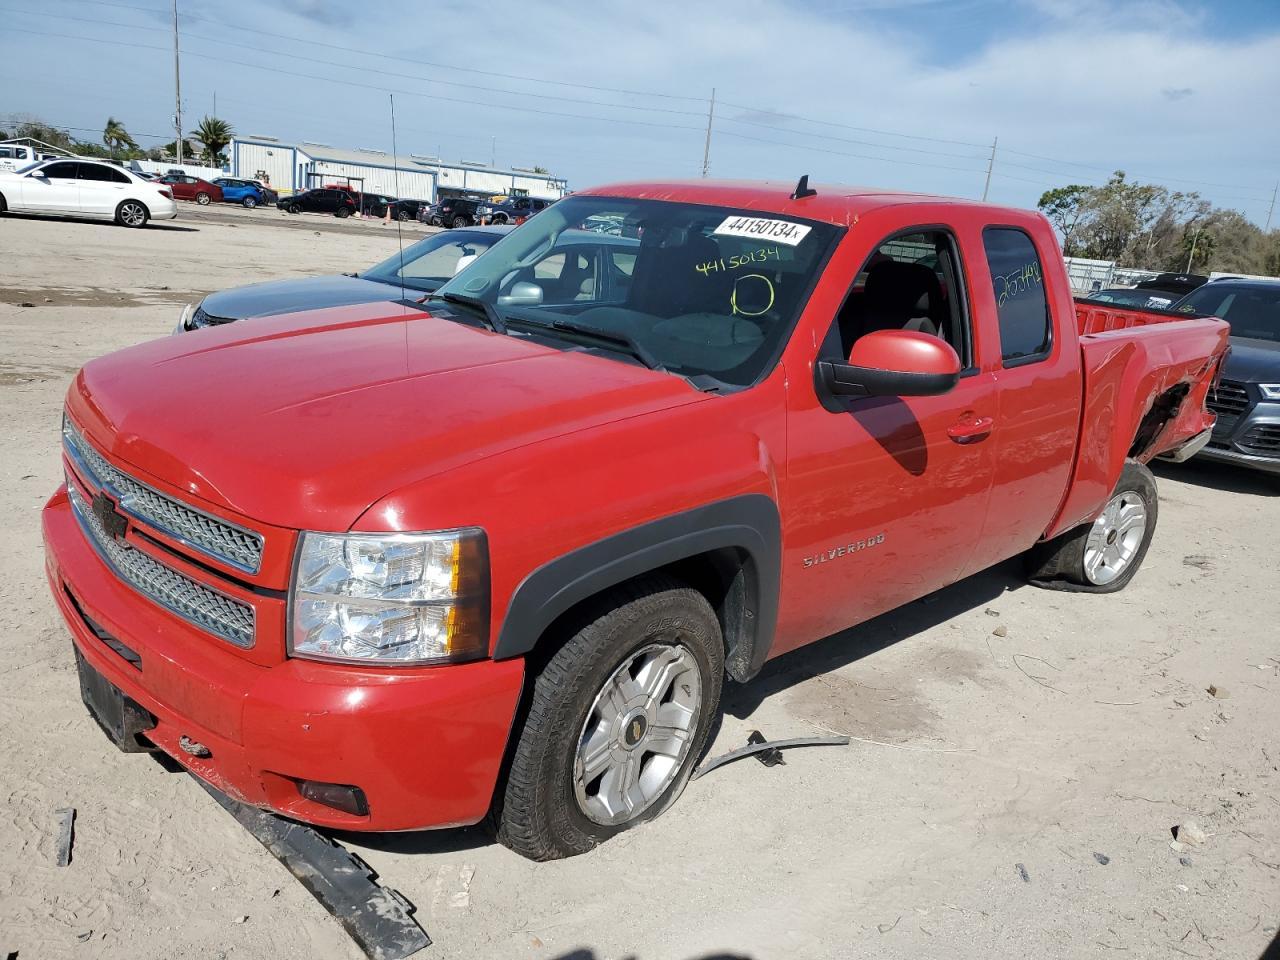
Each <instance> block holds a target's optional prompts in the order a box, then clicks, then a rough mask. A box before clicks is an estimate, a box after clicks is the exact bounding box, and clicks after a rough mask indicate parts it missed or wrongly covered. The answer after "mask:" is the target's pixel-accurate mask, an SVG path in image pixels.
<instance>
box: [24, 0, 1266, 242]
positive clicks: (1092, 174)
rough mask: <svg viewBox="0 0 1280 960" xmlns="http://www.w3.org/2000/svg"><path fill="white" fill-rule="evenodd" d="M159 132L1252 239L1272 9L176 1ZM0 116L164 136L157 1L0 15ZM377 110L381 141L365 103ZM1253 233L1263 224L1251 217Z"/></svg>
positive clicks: (161, 20)
mask: <svg viewBox="0 0 1280 960" xmlns="http://www.w3.org/2000/svg"><path fill="white" fill-rule="evenodd" d="M178 5H179V23H180V33H181V47H182V51H183V52H182V100H183V111H184V126H185V127H186V129H188V130H190V129H192V128H193V127H194V126H195V124H196V123H197V122H198V120H199V118H200V117H201V116H203V115H205V114H212V113H214V110H215V98H216V111H217V115H218V116H220V117H222V118H223V119H225V120H227V121H229V122H230V123H231V125H232V126H233V128H234V129H235V130H236V131H237V132H238V133H240V134H245V135H268V136H274V137H277V138H279V139H282V140H312V141H319V142H323V143H327V144H331V145H333V146H338V147H347V148H359V147H370V148H374V149H379V150H386V151H388V152H390V151H391V150H392V148H393V146H394V148H395V149H396V150H398V152H399V153H401V154H409V153H416V154H425V155H441V156H443V157H444V158H445V159H447V160H469V161H476V162H484V163H488V162H489V161H490V160H496V162H497V164H498V165H499V166H504V167H507V166H517V167H531V166H534V165H535V164H537V165H541V166H544V167H546V168H548V169H550V170H551V171H552V172H553V173H555V174H557V175H559V176H563V177H566V178H567V179H568V181H569V186H570V188H583V187H587V186H591V185H593V184H600V183H607V182H614V181H620V180H635V179H649V178H653V179H658V178H667V177H697V176H699V175H701V173H702V166H703V152H704V145H705V140H706V128H707V119H708V110H709V102H708V101H709V99H710V97H711V92H712V88H714V89H715V92H716V106H715V116H714V120H713V123H712V133H711V144H710V154H709V170H710V175H711V176H713V177H726V178H751V179H762V178H763V179H777V180H784V181H794V180H795V179H797V178H798V177H799V176H800V174H803V173H808V174H810V176H811V178H812V179H813V180H814V181H816V182H826V183H845V184H865V185H874V186H882V187H893V188H898V189H904V190H914V191H922V192H931V193H943V194H950V195H956V196H964V197H980V196H981V195H982V192H983V189H984V182H985V179H986V173H987V165H988V160H989V158H990V155H991V152H992V142H993V141H994V140H996V139H997V138H998V145H997V146H996V151H995V152H996V156H995V164H994V168H993V175H992V178H991V183H990V199H992V200H993V201H996V202H1001V203H1009V204H1015V205H1019V206H1034V204H1035V202H1036V200H1037V199H1038V198H1039V196H1040V194H1041V193H1042V192H1043V191H1044V190H1046V189H1049V188H1051V187H1054V186H1062V185H1065V184H1069V183H1084V184H1097V183H1101V182H1103V181H1104V180H1105V179H1106V178H1107V176H1108V174H1109V172H1110V171H1112V170H1116V169H1123V170H1125V171H1126V172H1127V174H1128V176H1129V178H1130V179H1138V180H1142V181H1144V182H1156V183H1161V184H1164V185H1165V186H1167V187H1169V188H1170V189H1175V190H1184V191H1192V190H1194V191H1198V192H1199V193H1200V194H1201V195H1202V196H1204V197H1206V198H1207V199H1209V200H1212V201H1213V202H1214V203H1215V204H1217V205H1219V206H1224V207H1231V208H1234V209H1238V210H1240V211H1241V212H1243V213H1244V214H1245V215H1246V216H1248V217H1249V218H1250V219H1252V220H1254V221H1255V222H1257V223H1258V224H1259V225H1261V224H1263V223H1264V222H1265V220H1266V218H1267V215H1268V210H1269V207H1270V206H1271V203H1272V191H1273V189H1274V188H1275V186H1276V183H1277V181H1280V123H1277V122H1276V120H1277V108H1276V100H1277V95H1278V94H1280V2H1277V0H1218V2H1213V3H1195V2H1190V0H1185V2H1176V0H1014V2H988V0H898V2H893V0H734V2H732V3H723V2H721V3H715V4H711V3H701V2H698V0H646V2H643V3H637V2H635V0H630V2H622V0H592V2H590V3H581V2H580V3H564V2H560V3H554V4H553V3H546V2H542V0H488V2H485V3H483V4H477V3H474V2H470V0H418V2H410V0H371V2H366V3H364V4H351V3H344V2H339V0H269V2H250V0H178ZM0 22H2V23H3V24H4V27H2V28H0V29H2V30H3V31H4V32H5V34H6V42H5V56H4V57H3V58H0V126H3V125H5V121H7V120H9V119H11V118H12V117H14V116H28V115H30V116H36V117H39V118H41V119H43V120H45V121H47V122H50V123H53V124H56V125H59V126H64V127H68V128H73V129H72V132H73V133H74V134H76V135H77V136H79V137H81V138H84V139H97V138H99V137H100V133H101V130H102V127H103V125H104V123H105V121H106V118H107V116H108V115H111V116H114V117H116V118H117V119H119V120H121V121H123V122H124V124H125V126H126V127H127V129H128V130H129V131H130V132H131V133H132V134H133V135H134V137H135V139H137V141H138V142H139V143H140V144H141V145H143V146H152V145H157V144H159V143H161V142H167V141H171V140H172V139H173V126H172V116H173V107H174V77H173V71H174V64H173V50H172V42H173V38H172V14H171V8H170V6H169V4H167V3H166V2H165V0H0ZM389 94H394V96H395V102H396V121H397V124H396V127H397V130H396V132H397V136H396V142H395V143H394V144H393V143H392V133H391V112H390V96H389ZM1272 225H1273V226H1276V225H1280V212H1278V213H1277V214H1276V215H1275V216H1274V217H1273V219H1272Z"/></svg>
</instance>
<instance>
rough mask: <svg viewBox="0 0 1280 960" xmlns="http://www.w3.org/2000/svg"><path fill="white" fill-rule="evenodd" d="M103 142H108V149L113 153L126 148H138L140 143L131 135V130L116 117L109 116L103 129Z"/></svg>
mask: <svg viewBox="0 0 1280 960" xmlns="http://www.w3.org/2000/svg"><path fill="white" fill-rule="evenodd" d="M102 142H103V143H104V144H106V146H107V149H109V150H110V151H111V153H112V154H116V153H118V152H120V151H121V150H124V149H125V148H128V149H130V150H137V149H138V145H137V144H136V143H135V142H134V140H133V137H131V136H129V131H128V130H126V129H125V128H124V124H123V123H121V122H120V121H119V120H117V119H116V118H115V117H107V125H106V126H105V127H104V128H103V129H102Z"/></svg>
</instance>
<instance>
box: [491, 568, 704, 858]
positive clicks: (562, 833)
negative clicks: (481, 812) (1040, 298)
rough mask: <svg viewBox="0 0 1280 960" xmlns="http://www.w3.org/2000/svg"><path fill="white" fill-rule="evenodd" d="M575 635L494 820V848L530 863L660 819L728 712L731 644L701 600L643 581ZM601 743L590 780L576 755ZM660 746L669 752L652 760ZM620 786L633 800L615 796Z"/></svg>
mask: <svg viewBox="0 0 1280 960" xmlns="http://www.w3.org/2000/svg"><path fill="white" fill-rule="evenodd" d="M568 629H570V630H572V631H573V633H572V635H571V636H570V637H569V638H568V640H567V641H566V642H565V644H564V645H563V646H562V647H560V648H559V649H558V650H557V651H556V652H555V654H554V655H553V656H552V657H551V659H550V660H549V661H548V662H547V664H546V666H545V667H543V668H542V670H541V671H540V672H539V673H538V675H537V678H536V679H535V680H534V683H533V688H532V694H531V699H530V703H529V709H528V715H527V717H526V719H525V721H524V724H523V727H522V729H521V730H520V732H519V737H518V740H517V742H516V746H515V749H514V754H513V756H512V760H511V764H510V767H509V769H508V773H507V778H506V783H505V786H504V788H503V789H502V790H501V791H500V793H499V797H498V801H499V802H498V804H497V805H496V806H495V809H494V812H493V817H492V822H493V823H494V824H495V825H496V827H497V835H498V839H499V840H500V841H501V842H502V843H503V844H505V845H506V846H508V847H510V848H511V849H512V850H513V851H515V852H516V853H518V854H520V855H521V856H523V857H527V858H529V859H530V860H556V859H559V858H561V857H571V856H575V855H577V854H580V853H586V852H587V851H589V850H591V849H593V848H594V847H596V846H597V845H598V844H601V843H603V842H604V841H605V840H608V839H609V838H610V837H612V836H614V835H615V834H617V833H620V832H621V831H623V830H626V829H629V828H631V827H634V826H636V825H638V824H641V823H644V822H646V821H649V820H652V819H653V818H655V817H657V816H658V815H659V814H661V813H662V812H663V811H664V810H665V809H666V808H667V807H669V806H670V805H671V804H672V803H673V802H674V801H675V799H676V798H677V797H678V796H679V795H680V792H681V791H682V790H683V789H684V785H685V783H686V782H687V781H688V778H689V773H690V771H691V770H692V768H693V766H694V764H695V763H696V762H697V760H698V757H699V756H700V755H701V754H702V751H703V749H704V747H705V746H706V742H707V738H708V737H709V736H710V733H711V731H712V728H713V727H714V720H715V718H716V716H717V712H718V710H719V705H720V689H721V685H722V682H723V678H724V644H723V640H722V639H721V635H720V625H719V623H718V621H717V620H716V616H715V612H714V611H713V610H712V609H711V606H710V604H708V603H707V600H706V598H705V597H703V596H702V594H700V593H698V592H697V591H696V590H693V589H691V588H689V587H686V586H683V585H681V584H679V583H677V582H676V581H674V580H671V579H668V578H665V577H663V578H658V577H654V578H651V579H646V580H641V581H636V582H635V583H633V584H629V585H627V586H626V587H623V588H619V589H618V590H616V591H613V592H611V593H610V594H608V595H606V596H604V597H602V598H600V600H599V601H598V602H596V603H594V604H592V605H590V607H589V608H587V610H586V612H585V613H584V614H583V615H582V617H581V618H580V619H578V620H577V621H575V622H574V624H573V626H571V627H569V628H568ZM637 671H638V672H637ZM646 677H648V678H650V689H649V691H648V692H646V690H645V678H646ZM615 680H616V681H617V682H616V683H615ZM610 692H612V693H613V694H614V696H613V697H611V696H610ZM628 694H630V696H629V697H628ZM659 717H661V718H662V719H663V720H664V721H666V723H664V724H661V725H660V724H658V723H657V722H656V721H657V719H658V718H659ZM659 731H668V735H667V736H661V735H660V734H659V733H658V732H659ZM633 738H634V739H633ZM595 740H598V741H599V747H598V748H597V757H598V758H599V769H600V770H601V772H600V773H598V774H595V775H594V777H593V776H592V774H593V773H594V771H593V770H591V769H589V768H588V769H585V770H584V769H583V767H582V758H581V757H580V756H579V754H580V751H582V750H586V749H588V748H589V745H590V744H591V742H593V741H595ZM659 745H662V746H665V747H667V748H668V749H665V750H646V749H645V748H646V747H656V746H659ZM593 762H594V761H593ZM628 774H630V776H628ZM619 783H627V784H630V789H629V790H628V791H626V792H625V793H624V792H623V791H621V790H619V789H616V788H613V789H611V788H610V784H619ZM610 801H613V802H612V805H611V802H610ZM611 810H612V811H613V812H610V811H611Z"/></svg>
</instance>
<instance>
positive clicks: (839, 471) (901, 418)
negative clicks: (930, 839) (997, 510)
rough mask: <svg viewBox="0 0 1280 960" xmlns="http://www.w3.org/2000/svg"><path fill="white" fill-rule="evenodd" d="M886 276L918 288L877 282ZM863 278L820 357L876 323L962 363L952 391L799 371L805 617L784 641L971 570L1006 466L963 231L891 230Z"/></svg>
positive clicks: (797, 461)
mask: <svg viewBox="0 0 1280 960" xmlns="http://www.w3.org/2000/svg"><path fill="white" fill-rule="evenodd" d="M887 261H893V262H894V263H895V264H897V265H910V266H905V267H902V268H901V269H899V268H898V267H895V266H893V265H889V266H888V267H887V268H886V262H887ZM868 266H870V268H871V269H870V270H868V269H867V268H868ZM877 268H879V269H877ZM877 274H878V275H879V276H880V277H881V278H887V279H888V280H889V282H890V283H900V284H902V285H903V286H904V287H905V288H906V289H902V288H899V289H897V290H894V289H892V288H890V289H884V288H881V289H875V288H874V284H875V281H874V280H873V279H872V278H873V277H874V276H876V275H877ZM931 277H932V278H936V279H931ZM851 279H852V286H851V289H850V291H849V293H848V295H847V297H846V300H845V302H844V305H843V306H842V308H841V310H840V313H839V315H838V316H837V317H836V318H835V319H834V321H833V323H832V327H831V330H830V331H829V333H828V335H827V338H826V340H825V341H824V342H823V345H822V348H821V352H820V358H823V357H830V358H832V359H835V358H840V359H841V360H843V359H845V358H847V356H848V347H849V345H850V344H851V343H852V342H853V341H855V340H856V339H857V337H858V336H860V335H863V334H865V333H866V332H869V331H870V330H886V329H914V330H916V331H917V332H924V333H930V334H933V335H936V336H940V337H941V338H942V339H944V340H946V341H947V342H948V343H950V344H951V345H952V346H953V347H954V348H955V349H956V353H957V354H958V355H959V357H960V361H961V369H962V373H961V377H960V380H959V383H958V384H957V386H956V387H954V388H953V389H952V390H951V391H949V392H947V393H945V394H942V395H940V396H903V397H896V396H895V397H884V396H880V397H860V398H825V399H824V398H823V397H821V396H819V394H818V388H817V387H816V385H815V381H814V376H813V372H812V370H801V371H789V373H790V374H791V375H790V378H789V379H790V384H789V387H788V394H787V396H788V401H787V403H788V414H787V416H788V426H787V434H788V449H787V455H788V476H787V490H788V494H787V498H786V501H785V502H786V505H787V506H786V510H784V513H783V522H784V529H783V544H784V550H783V553H784V558H783V561H784V568H783V579H784V589H783V602H784V607H785V609H784V610H783V611H782V613H781V614H780V616H781V617H782V618H783V619H784V620H785V621H786V622H788V623H789V624H792V625H793V626H794V629H793V630H790V631H789V633H790V634H791V639H790V640H787V639H786V638H782V641H781V644H780V647H779V649H780V650H785V649H791V648H792V647H794V646H798V645H799V644H801V643H804V642H807V641H809V640H812V639H816V638H819V637H824V636H828V635H830V634H832V633H836V632H838V631H840V630H843V629H845V628H847V627H849V626H852V625H854V624H857V623H860V622H862V621H864V620H867V619H870V618H871V617H874V616H877V615H878V614H881V613H884V612H886V611H888V610H892V609H894V608H895V607H898V606H900V605H902V604H903V603H907V602H909V601H911V600H914V599H917V598H919V597H922V596H924V595H926V594H928V593H931V592H933V591H934V590H937V589H939V588H940V587H943V586H946V585H947V584H949V583H952V582H954V581H955V580H957V579H959V578H961V577H963V576H965V575H967V574H968V573H969V572H970V564H971V562H972V559H973V557H974V554H975V547H976V544H977V541H978V537H979V536H980V535H981V533H982V526H983V522H984V519H985V517H986V513H987V500H988V496H989V491H990V489H991V485H992V482H993V479H994V474H995V458H994V447H995V445H994V444H993V443H991V442H990V440H989V437H990V427H991V425H992V423H993V418H994V416H995V413H996V390H995V377H994V373H992V372H991V371H988V370H984V369H982V367H981V365H980V363H979V362H978V359H977V358H978V354H977V352H976V351H977V345H976V343H975V340H974V337H973V325H972V322H971V319H970V317H971V313H970V307H969V300H968V296H967V290H966V285H965V283H964V276H963V270H962V269H961V264H960V261H959V256H958V246H957V244H956V242H955V239H954V237H953V235H952V234H951V232H950V231H948V230H945V229H940V228H937V227H931V228H930V229H928V230H922V231H916V232H915V233H908V234H905V235H903V234H898V235H895V236H892V237H889V238H888V239H886V240H885V241H883V242H882V243H881V244H880V245H879V246H878V247H877V248H876V250H875V251H874V252H873V253H872V255H871V257H869V258H868V263H867V264H864V265H863V269H862V270H861V271H860V272H859V274H858V275H857V277H855V278H851ZM912 284H915V286H912ZM872 301H874V302H872ZM895 305H896V306H895Z"/></svg>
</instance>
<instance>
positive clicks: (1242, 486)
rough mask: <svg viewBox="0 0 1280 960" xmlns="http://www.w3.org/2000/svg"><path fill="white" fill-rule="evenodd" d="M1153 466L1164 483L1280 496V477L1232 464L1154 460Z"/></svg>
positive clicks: (1249, 494) (1154, 471) (1251, 494)
mask: <svg viewBox="0 0 1280 960" xmlns="http://www.w3.org/2000/svg"><path fill="white" fill-rule="evenodd" d="M1149 466H1150V467H1151V472H1152V473H1154V474H1155V475H1156V476H1157V477H1159V478H1160V479H1161V480H1176V481H1178V482H1179V483H1190V484H1194V485H1195V486H1197V487H1205V488H1206V489H1209V490H1224V491H1226V492H1227V493H1243V494H1245V495H1247V496H1253V497H1280V474H1268V473H1263V472H1262V471H1260V470H1249V469H1247V468H1245V467H1237V466H1233V465H1232V464H1230V463H1217V462H1215V461H1213V460H1200V459H1193V460H1188V461H1187V462H1186V463H1170V462H1169V461H1167V460H1153V461H1151V463H1150V464H1149Z"/></svg>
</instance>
